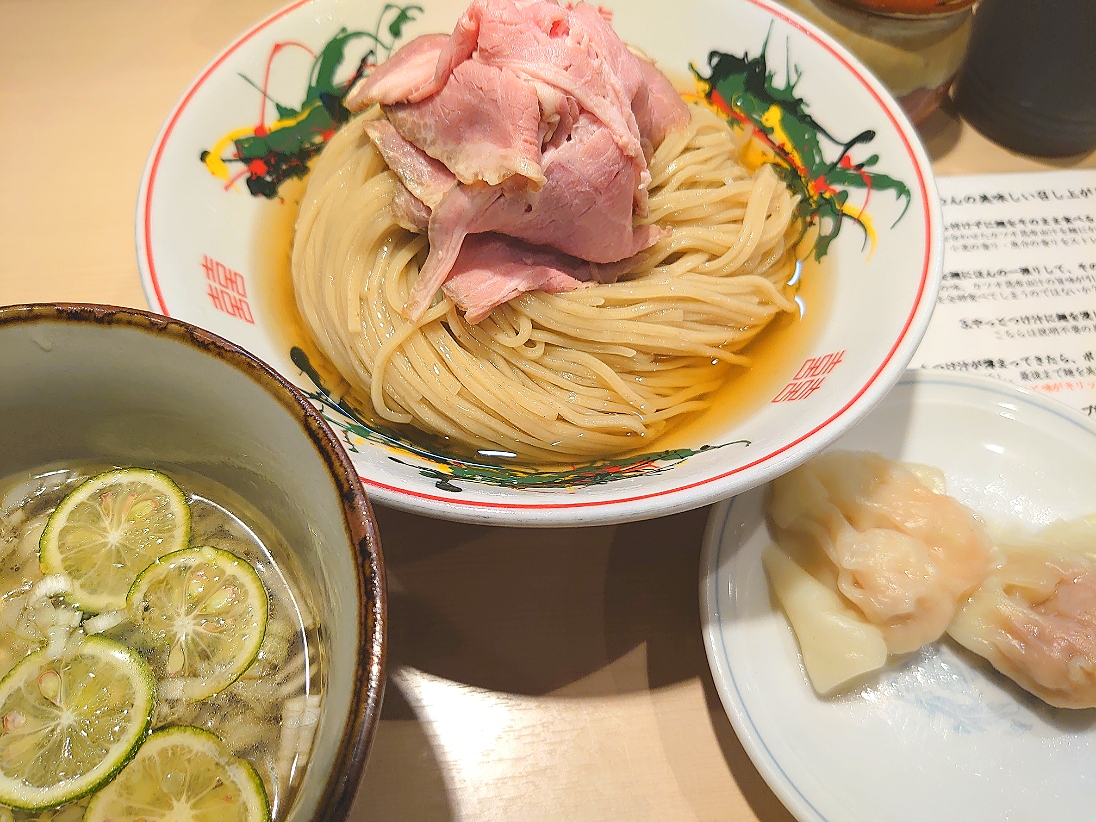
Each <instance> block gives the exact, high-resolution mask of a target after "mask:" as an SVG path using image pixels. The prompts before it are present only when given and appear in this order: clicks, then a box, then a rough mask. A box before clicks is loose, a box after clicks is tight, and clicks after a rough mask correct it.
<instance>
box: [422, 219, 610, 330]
mask: <svg viewBox="0 0 1096 822" xmlns="http://www.w3.org/2000/svg"><path fill="white" fill-rule="evenodd" d="M599 274H600V272H599V271H598V266H597V265H595V264H594V263H589V262H586V261H585V260H579V259H576V258H574V257H569V256H568V255H566V254H561V253H560V252H558V251H556V250H554V249H551V248H543V247H538V246H534V245H530V244H529V243H523V242H520V241H518V240H514V239H511V238H509V237H502V236H500V235H498V234H477V235H475V236H473V237H469V238H468V239H467V240H465V242H464V245H463V246H462V247H461V250H460V254H459V255H458V256H457V261H456V262H455V263H454V264H453V268H452V270H451V271H450V273H449V278H448V279H447V280H446V281H445V284H444V285H443V286H442V290H443V291H444V292H445V293H446V294H448V295H449V297H450V298H451V299H452V300H453V302H455V303H456V304H457V306H458V307H460V308H461V309H462V310H463V311H464V318H465V319H466V320H467V321H468V322H470V323H472V324H475V323H478V322H479V321H480V320H482V319H483V318H484V317H486V316H487V315H488V314H490V313H491V311H492V310H494V309H495V308H496V307H497V306H500V305H502V304H503V303H506V302H509V301H510V300H512V299H514V297H518V296H520V295H522V294H524V293H526V292H528V291H547V292H550V293H553V294H556V293H560V292H563V291H574V290H575V289H576V288H583V287H585V285H586V284H587V283H588V282H590V281H595V282H596V281H598V279H599Z"/></svg>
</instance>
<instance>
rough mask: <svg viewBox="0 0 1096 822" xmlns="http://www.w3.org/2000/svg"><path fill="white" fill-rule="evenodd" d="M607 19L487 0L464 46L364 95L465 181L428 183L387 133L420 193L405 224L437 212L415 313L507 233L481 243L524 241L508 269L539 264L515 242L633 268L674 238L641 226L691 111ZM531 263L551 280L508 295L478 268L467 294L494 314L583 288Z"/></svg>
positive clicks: (460, 28) (430, 53)
mask: <svg viewBox="0 0 1096 822" xmlns="http://www.w3.org/2000/svg"><path fill="white" fill-rule="evenodd" d="M607 16H608V15H607V14H606V13H604V12H603V11H602V10H599V9H598V8H596V7H594V6H592V5H589V4H587V3H578V4H577V5H575V6H574V7H570V8H565V7H563V6H560V5H559V4H558V3H557V2H554V0H517V2H515V0H473V2H472V4H471V6H469V8H468V10H467V11H466V12H465V13H464V14H463V15H462V16H461V18H460V20H459V21H458V22H457V25H456V28H455V29H454V30H453V33H452V35H449V36H431V37H430V38H429V39H428V38H424V37H420V38H418V39H416V40H413V41H412V42H411V43H409V44H408V45H407V46H405V47H404V48H403V49H401V50H400V51H399V52H397V53H396V54H395V55H393V57H392V58H391V59H390V60H389V61H388V62H387V63H385V64H382V65H381V66H380V67H378V68H377V69H376V70H375V71H374V72H373V73H372V74H370V76H369V77H367V78H365V79H364V80H363V81H361V82H360V83H359V84H358V85H357V86H356V87H355V88H354V89H353V90H352V91H351V93H350V95H349V96H348V98H347V105H348V106H349V107H351V108H354V109H358V108H364V107H365V106H367V105H370V104H372V103H381V104H382V107H383V109H384V112H385V114H386V116H387V118H388V121H389V122H390V124H391V125H392V127H393V128H394V130H395V131H396V132H397V133H398V135H399V136H401V137H402V138H403V139H404V140H405V141H407V142H408V143H410V144H411V145H412V146H413V147H415V148H417V149H419V150H420V151H421V152H422V153H423V154H425V155H427V157H428V158H433V160H434V161H437V162H439V163H440V164H442V165H443V166H444V167H445V169H446V170H448V171H449V172H450V173H451V174H452V175H453V178H454V179H455V180H456V181H458V182H457V183H456V184H451V185H448V186H447V187H446V186H445V185H444V184H442V185H440V186H439V185H435V184H434V183H438V182H439V181H440V179H441V178H440V177H439V176H438V175H436V174H433V173H431V174H430V175H427V177H426V179H428V180H429V181H431V184H430V185H424V184H423V182H422V180H423V179H424V175H423V170H422V169H423V158H422V157H421V156H420V155H416V154H414V153H413V152H409V151H407V150H406V147H403V146H399V145H398V143H396V141H395V140H394V139H392V137H391V135H387V134H380V133H378V135H377V136H374V137H373V139H374V141H375V142H377V144H378V147H380V149H381V152H382V154H383V155H384V157H385V161H386V162H388V164H389V165H390V166H391V167H393V169H394V170H395V172H396V174H397V176H399V177H400V179H401V181H402V182H403V184H404V186H405V187H406V188H405V189H403V190H401V191H400V192H398V193H397V196H396V198H395V199H394V201H393V206H392V208H393V211H394V213H395V214H396V216H397V219H398V220H399V221H400V224H401V225H405V226H408V227H413V228H415V229H417V230H422V227H423V220H424V217H426V215H429V216H428V217H427V218H426V230H427V233H428V235H429V238H430V251H429V254H428V257H427V260H426V263H425V264H424V266H423V268H422V271H421V272H420V274H419V279H418V280H417V281H416V283H415V285H414V286H413V288H412V291H411V294H410V296H409V300H408V304H407V306H406V307H405V308H404V314H405V315H406V316H407V317H409V318H411V319H418V318H419V317H421V316H422V314H423V313H424V312H425V311H426V308H427V307H428V306H429V305H430V302H431V301H432V300H433V298H434V295H435V293H436V292H437V290H438V288H440V287H441V286H442V284H443V283H445V282H446V279H447V277H450V276H451V275H452V274H454V265H455V264H456V263H457V261H458V259H459V255H460V253H461V248H462V245H463V244H464V243H465V242H466V240H465V238H466V237H467V236H468V235H475V234H479V233H485V232H490V233H491V234H492V235H493V236H492V239H491V241H490V243H489V244H487V245H483V247H480V245H479V244H477V246H476V249H477V250H476V254H475V255H474V259H475V260H481V261H482V260H484V259H489V258H488V257H485V256H484V255H485V254H487V251H486V250H485V249H489V250H490V251H491V254H492V255H494V256H493V257H491V258H490V259H496V258H498V259H502V258H503V257H500V255H502V251H501V250H500V248H501V245H504V244H505V243H506V242H508V241H507V240H505V239H500V238H499V237H498V236H495V235H504V236H505V237H510V238H515V239H514V240H511V241H509V242H513V243H514V248H515V249H519V250H520V251H521V253H520V254H518V253H517V252H515V254H512V255H511V256H510V257H508V258H505V259H508V260H510V262H509V263H507V270H511V269H512V268H513V267H514V266H517V265H520V260H522V259H526V258H528V254H529V253H530V252H528V249H527V248H526V247H525V246H524V245H523V244H522V243H520V242H517V241H524V242H525V243H531V244H534V245H535V246H544V247H548V248H551V249H556V250H557V251H560V252H563V253H564V254H565V255H569V256H570V257H574V258H579V259H581V260H584V261H587V262H588V263H599V264H600V263H615V262H619V261H621V260H626V259H628V258H630V257H632V256H633V255H635V254H636V253H638V252H640V251H642V250H643V249H645V248H647V247H649V246H650V245H651V244H652V243H654V242H655V241H656V240H657V239H658V238H659V237H660V236H661V232H660V230H659V229H657V228H655V227H651V226H643V227H636V226H635V225H634V218H635V216H636V215H643V214H645V213H646V203H647V185H648V183H649V182H650V173H649V172H648V170H647V161H648V159H649V157H650V154H651V152H652V151H653V149H654V148H655V147H657V146H658V144H659V143H661V142H662V140H663V139H664V138H665V136H666V134H667V133H669V132H670V131H671V130H673V129H674V128H678V127H680V126H682V125H684V124H685V123H687V122H688V116H689V115H688V111H687V109H686V108H685V105H684V103H683V102H682V101H681V98H680V97H679V96H678V95H677V94H676V92H674V91H673V88H672V86H671V85H670V82H669V80H667V79H666V78H665V76H663V75H662V74H661V72H659V71H658V69H657V68H655V66H654V65H653V64H652V63H650V62H649V61H647V60H644V59H643V58H641V57H638V56H636V55H635V54H633V53H632V52H631V51H630V50H629V49H628V47H627V46H626V45H625V44H624V43H623V42H622V41H621V40H620V38H619V37H617V35H616V34H615V32H613V30H612V28H611V26H610V25H609V22H608V19H607ZM405 51H406V52H408V53H407V54H405ZM371 136H373V135H372V134H371ZM385 145H387V146H388V149H387V151H386V148H385ZM401 164H407V165H409V166H414V168H409V169H401V168H398V167H397V166H400V165H401ZM439 193H440V194H441V196H440V197H439V196H437V195H438V194H439ZM523 254H524V255H525V256H522V255H523ZM515 255H516V256H515ZM515 261H519V262H515ZM533 268H535V269H537V272H539V273H537V272H534V273H530V274H529V275H528V276H526V277H524V278H517V279H515V278H514V277H512V276H510V277H508V279H507V280H506V282H507V283H508V284H507V285H505V286H500V285H499V284H498V283H497V282H495V281H493V280H491V279H490V278H487V277H486V275H485V273H484V268H483V266H482V265H481V266H479V267H474V268H472V269H469V270H471V271H476V272H479V273H477V274H476V277H477V278H478V279H476V280H475V283H476V285H475V288H474V289H473V288H471V286H469V285H464V286H459V287H455V288H456V290H457V291H458V292H459V293H460V294H462V295H464V296H462V297H461V300H463V302H461V304H462V305H465V306H466V308H468V310H471V311H473V312H474V313H473V315H472V316H480V315H481V312H482V307H483V306H485V305H487V304H489V303H492V302H494V304H495V305H497V304H500V303H499V302H497V301H495V300H496V298H497V297H498V295H500V294H506V293H512V294H513V295H516V294H520V293H524V291H528V290H530V289H531V288H543V289H551V290H561V289H562V288H563V287H564V286H565V285H566V286H569V285H570V284H571V283H572V282H574V283H577V282H579V279H578V278H576V277H574V276H572V275H571V274H569V273H567V272H568V271H569V269H568V268H567V267H566V266H564V267H563V268H559V267H557V268H552V267H551V266H544V265H540V264H539V263H538V264H537V265H535V266H533ZM549 269H550V270H552V271H555V272H557V274H559V276H556V275H552V276H548V275H547V274H546V273H545V271H547V270H549ZM564 275H566V276H565V277H564ZM463 276H468V277H471V275H470V274H467V273H466V274H465V275H463ZM464 282H465V283H466V284H467V283H472V282H473V281H472V280H471V279H466V280H465V281H464ZM530 283H541V285H530ZM447 290H450V289H447ZM450 291H451V290H450ZM473 293H474V294H476V295H480V294H487V293H490V294H492V295H494V296H492V297H491V298H490V299H487V298H481V297H480V296H476V297H474V298H473V297H470V296H468V295H470V294H473ZM507 299H509V298H507ZM503 301H505V300H503ZM488 310H489V309H488Z"/></svg>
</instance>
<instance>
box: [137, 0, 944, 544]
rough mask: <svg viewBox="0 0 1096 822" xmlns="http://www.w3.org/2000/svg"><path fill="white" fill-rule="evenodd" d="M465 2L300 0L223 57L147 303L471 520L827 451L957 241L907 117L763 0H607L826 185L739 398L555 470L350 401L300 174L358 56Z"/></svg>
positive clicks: (884, 370) (149, 175)
mask: <svg viewBox="0 0 1096 822" xmlns="http://www.w3.org/2000/svg"><path fill="white" fill-rule="evenodd" d="M464 5H465V3H463V2H461V0H457V1H456V2H453V1H452V0H421V2H420V3H419V4H415V5H410V4H409V5H404V4H402V3H401V4H382V3H380V2H374V0H353V2H350V1H349V0H307V1H306V2H298V3H295V4H293V5H291V6H289V7H287V8H285V9H284V10H282V11H280V12H278V13H276V14H274V15H272V16H271V17H270V18H268V19H267V20H264V21H262V22H260V23H258V24H257V25H256V26H255V27H254V28H252V29H251V30H250V31H248V32H246V33H244V34H243V35H242V36H241V37H240V38H239V39H238V40H237V41H236V42H234V43H233V44H231V45H230V46H229V47H228V48H227V49H226V50H225V51H224V52H223V53H222V54H221V55H220V56H219V57H217V59H216V60H214V61H213V62H212V63H211V64H210V65H209V66H208V67H207V68H206V69H205V70H204V71H203V72H202V73H201V74H200V75H199V76H198V78H197V79H196V80H195V81H194V83H193V84H192V85H191V87H190V88H189V89H187V90H186V92H185V93H184V95H183V97H182V99H181V100H180V101H179V103H178V105H177V106H176V107H175V109H174V110H173V111H172V112H171V113H170V115H169V116H168V119H167V121H166V123H165V125H164V127H163V129H162V131H161V133H160V135H159V137H158V138H157V140H156V143H155V145H154V146H153V149H152V153H151V155H150V157H149V160H148V164H147V167H146V169H145V175H144V179H143V181H142V184H141V190H140V197H139V202H138V211H137V251H138V260H139V264H140V267H141V273H142V280H143V284H144V288H145V292H146V295H147V297H148V301H149V304H150V305H151V307H152V308H153V310H155V311H159V312H161V313H163V314H166V315H169V316H173V317H179V318H181V319H184V320H187V321H189V322H191V323H194V324H196V325H199V326H202V327H204V328H207V329H209V330H211V331H214V332H216V333H217V334H220V335H222V336H224V337H226V338H228V339H230V340H232V341H233V342H236V343H237V344H239V345H241V346H243V347H245V348H247V349H248V350H250V351H251V352H253V353H254V354H255V355H257V356H258V357H260V358H262V359H263V360H265V361H266V362H268V363H269V364H270V365H271V366H273V367H274V368H275V369H276V370H277V371H278V372H280V373H281V374H282V375H283V376H285V377H286V378H287V379H288V380H289V381H290V382H292V383H293V384H295V385H296V386H297V387H298V388H299V389H300V390H301V391H302V392H304V393H305V394H306V395H307V396H308V397H309V398H310V399H311V401H312V402H313V403H314V404H315V405H316V407H317V408H318V409H319V410H320V411H321V412H322V413H323V414H324V416H325V418H326V419H327V420H328V422H329V423H330V424H331V425H332V427H333V428H334V429H335V431H336V432H337V434H338V435H339V437H340V439H341V440H342V442H343V444H344V445H345V447H346V448H347V450H348V452H349V453H350V457H351V459H352V461H353V462H354V465H355V466H356V468H357V470H358V473H359V475H360V476H361V479H362V481H363V483H364V484H365V486H366V488H367V490H368V491H369V492H370V494H371V496H372V497H373V498H374V499H375V500H377V501H379V502H382V503H385V504H388V505H392V506H395V507H398V508H402V509H405V510H409V511H414V512H417V513H421V514H426V515H428V516H435V517H442V518H447V519H455V520H463V521H471V522H487V523H495V524H505V525H581V524H594V523H607V522H621V521H627V520H635V519H643V518H647V517H652V516H658V515H662V514H669V513H672V512H675V511H681V510H686V509H689V508H694V507H697V506H701V505H706V504H709V503H712V502H714V501H716V500H719V499H722V498H725V497H729V496H732V495H734V494H737V493H739V492H741V491H744V490H746V489H748V488H751V487H754V486H756V485H758V484H760V483H763V482H766V481H768V480H769V479H771V478H773V477H774V476H777V475H779V474H781V473H783V472H785V471H787V470H789V469H790V468H792V467H794V466H795V465H797V464H799V463H800V462H802V461H803V460H805V459H807V458H808V457H810V456H811V455H813V454H815V453H817V452H818V451H819V450H821V449H822V448H823V447H825V446H826V445H827V444H828V443H830V442H832V441H833V440H834V439H835V438H836V437H838V436H839V435H841V434H842V433H844V432H845V431H846V430H847V429H848V428H849V427H850V426H852V425H853V424H854V423H855V422H856V421H857V420H858V419H859V418H861V417H862V416H863V415H864V414H865V413H867V412H868V411H869V410H870V409H871V408H872V407H873V406H874V405H875V404H876V403H877V402H878V401H879V400H880V399H881V398H882V397H883V396H884V395H885V394H886V392H887V391H888V390H889V389H890V387H891V386H892V385H893V384H894V383H895V381H896V380H897V379H898V378H899V377H900V376H901V374H902V372H903V370H904V368H905V366H906V364H907V363H908V361H909V360H910V358H911V357H912V355H913V352H914V350H915V349H916V347H917V344H918V342H919V341H920V339H921V337H922V335H923V334H924V331H925V328H926V326H927V324H928V321H929V317H930V315H931V313H932V308H933V305H934V303H935V299H936V293H937V288H938V284H939V279H940V273H941V260H942V230H941V220H940V210H939V203H938V198H937V195H936V188H935V185H934V183H933V180H932V174H931V169H930V167H929V161H928V159H927V157H926V155H925V152H924V150H923V148H922V147H921V144H920V142H919V141H918V138H917V136H916V133H915V132H914V130H913V128H912V126H911V125H910V124H909V122H908V121H907V119H906V118H905V115H904V114H903V113H902V111H901V109H900V108H899V106H898V105H897V104H896V103H895V101H894V100H893V99H891V97H890V96H889V95H888V94H887V92H886V91H885V90H884V88H883V87H882V85H881V84H880V83H879V82H878V81H877V80H876V79H875V78H874V77H872V76H871V74H870V73H869V72H868V71H866V70H865V69H864V68H863V67H862V66H861V65H860V64H859V63H858V62H857V61H856V59H855V58H853V57H851V56H850V55H849V54H848V52H846V51H845V50H844V49H843V48H842V47H841V46H840V45H838V44H837V43H835V42H834V41H833V40H831V39H830V38H829V37H828V36H826V35H825V34H823V33H821V32H819V31H818V30H816V29H815V28H814V27H813V26H811V25H810V24H809V23H807V22H805V21H804V20H802V19H801V18H799V17H796V16H795V15H794V14H792V13H790V12H788V11H786V10H784V9H783V8H781V7H779V6H777V5H776V4H774V3H770V2H767V0H683V2H680V3H675V4H673V5H672V6H667V5H666V4H663V3H657V2H654V1H653V0H645V1H644V2H639V0H632V1H631V2H628V3H623V2H621V3H617V4H615V6H614V7H613V9H612V10H613V13H614V26H615V28H616V29H617V31H618V33H619V34H620V35H621V37H622V38H623V39H624V40H625V41H627V42H631V43H634V44H636V45H638V46H639V47H640V48H642V49H643V50H644V51H645V52H646V53H648V54H649V55H650V56H652V57H653V58H654V59H655V60H656V61H657V62H658V63H659V64H660V66H661V67H662V68H663V70H664V71H666V72H667V74H668V75H669V76H670V77H671V79H672V80H674V81H675V82H683V83H687V84H695V85H696V91H697V92H698V93H700V94H702V95H703V96H705V97H706V98H707V99H708V101H709V102H710V103H711V104H712V105H714V106H716V107H717V108H719V109H721V110H722V111H723V112H724V113H725V114H726V116H728V117H729V118H734V119H737V120H739V121H745V122H749V123H751V124H752V125H754V126H755V127H756V128H757V129H759V132H760V133H761V135H762V137H763V139H766V140H768V141H769V142H770V143H771V144H772V145H773V146H775V148H776V151H775V154H776V156H777V157H779V158H782V162H783V169H782V171H781V174H782V176H783V177H784V179H785V180H787V181H789V184H790V185H791V186H792V187H793V189H794V190H796V191H797V192H798V193H800V194H801V195H802V196H804V197H806V198H808V199H809V200H810V201H811V203H812V208H813V214H814V217H815V219H817V220H818V221H819V224H820V227H821V229H822V235H823V236H824V237H825V238H826V239H827V240H828V242H826V243H824V245H823V247H822V249H821V250H824V252H825V253H824V254H820V255H819V256H820V257H821V260H820V261H819V262H817V263H816V264H813V265H809V266H806V267H805V268H804V269H803V271H802V275H801V291H800V296H801V298H802V305H803V308H804V314H803V317H802V318H801V321H800V322H798V323H796V324H794V325H795V328H794V330H793V331H789V332H787V333H783V334H776V335H773V340H772V341H771V343H770V342H767V343H765V345H767V346H768V348H767V349H765V351H764V353H763V354H761V355H759V357H758V365H757V366H756V367H755V368H754V369H753V370H752V371H751V372H750V373H749V375H748V376H747V377H743V378H739V379H738V380H737V381H736V384H735V389H734V392H733V396H732V397H731V398H730V399H728V400H726V401H721V402H716V403H715V404H714V405H713V409H712V410H711V411H708V412H706V413H705V415H704V417H703V418H702V419H699V420H697V421H696V422H695V423H693V424H690V425H686V426H683V427H681V428H680V429H678V430H677V431H675V432H673V433H672V434H670V435H667V436H666V437H665V438H664V439H662V440H660V441H658V442H656V443H654V444H653V446H652V448H651V449H650V450H649V451H648V452H647V453H643V454H633V455H627V456H623V457H619V458H615V459H610V460H596V461H592V462H588V463H578V464H573V465H564V466H554V467H552V468H538V467H536V466H527V465H511V464H499V463H496V462H491V461H490V460H488V459H484V460H482V461H481V460H473V461H470V460H468V459H466V458H459V457H457V456H455V455H453V454H449V453H445V452H442V451H439V450H437V448H436V447H431V446H429V445H427V444H425V443H424V442H419V441H416V440H415V439H414V438H409V437H408V436H407V435H406V434H403V433H400V432H396V431H390V430H386V429H383V428H378V427H376V426H371V425H369V424H367V423H365V422H364V421H363V420H361V419H357V418H355V415H354V414H353V412H352V410H351V409H349V407H347V406H346V405H345V404H342V405H340V403H339V402H338V398H337V397H334V396H332V393H331V386H332V385H333V384H334V379H333V377H332V374H331V370H330V366H328V365H326V364H325V363H323V362H322V361H321V360H320V359H319V358H318V357H317V355H316V354H315V352H314V350H312V349H311V347H310V345H309V344H308V341H307V337H306V336H305V334H304V332H303V330H302V328H301V326H300V323H299V320H298V319H297V317H296V313H295V307H294V304H293V297H292V291H291V285H290V282H289V278H290V275H289V270H288V259H289V251H290V247H291V243H292V230H293V220H294V216H295V211H296V208H295V206H296V201H297V198H298V197H299V196H300V192H301V190H302V187H303V186H302V177H303V176H304V175H305V174H306V173H307V164H308V161H309V159H310V158H311V157H312V156H314V154H315V153H316V152H317V151H318V150H319V149H320V148H321V147H322V146H323V144H324V143H325V141H326V140H327V139H328V138H329V136H330V134H331V133H332V131H333V129H334V128H336V127H337V125H338V122H339V120H340V118H341V117H342V116H343V114H344V110H343V109H342V108H341V96H342V95H343V94H344V93H345V90H346V85H347V83H348V81H349V80H350V79H351V77H353V76H354V74H355V72H356V71H357V70H358V68H359V66H360V65H361V64H362V62H363V60H365V59H367V58H368V59H369V60H372V61H380V60H383V59H385V58H386V57H387V56H388V55H389V54H390V53H391V52H392V51H394V50H395V49H396V48H398V47H399V46H400V45H401V44H402V43H404V42H407V41H408V40H409V39H411V38H412V37H415V36H417V35H419V34H423V33H427V32H436V31H449V30H451V29H452V27H453V25H454V23H455V21H456V19H457V17H458V16H459V15H460V13H461V12H462V11H463V8H464ZM726 393H728V395H730V392H726Z"/></svg>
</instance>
